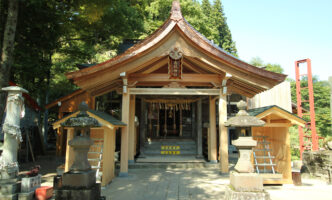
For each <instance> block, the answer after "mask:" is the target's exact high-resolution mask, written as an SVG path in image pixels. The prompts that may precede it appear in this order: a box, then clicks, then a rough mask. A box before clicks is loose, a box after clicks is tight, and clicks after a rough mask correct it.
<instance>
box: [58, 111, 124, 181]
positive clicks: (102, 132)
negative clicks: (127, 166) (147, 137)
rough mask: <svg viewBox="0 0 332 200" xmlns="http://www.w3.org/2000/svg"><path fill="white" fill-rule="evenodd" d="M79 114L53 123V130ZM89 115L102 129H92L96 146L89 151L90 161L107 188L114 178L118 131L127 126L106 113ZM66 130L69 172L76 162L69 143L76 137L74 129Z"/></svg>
mask: <svg viewBox="0 0 332 200" xmlns="http://www.w3.org/2000/svg"><path fill="white" fill-rule="evenodd" d="M79 112H80V111H76V112H74V113H72V114H70V115H68V116H66V117H64V118H62V119H60V120H58V121H56V122H55V123H53V128H54V129H58V128H60V127H61V123H63V122H65V121H66V120H67V119H68V118H70V117H75V116H76V115H77V114H78V113H79ZM87 113H88V115H89V116H90V117H92V118H94V119H96V120H97V121H98V122H99V123H100V124H101V127H97V128H91V131H90V138H91V139H92V140H93V141H94V144H93V145H92V146H91V147H90V149H89V153H88V159H89V162H90V164H91V166H92V168H93V169H96V171H98V170H99V171H100V172H102V173H100V174H101V185H102V186H105V185H107V184H108V183H110V182H111V180H112V179H113V178H114V167H115V165H114V154H115V133H116V129H118V128H122V127H125V126H126V124H125V123H123V122H122V121H120V120H117V119H115V118H114V117H113V116H111V115H109V114H107V113H104V112H100V111H95V110H88V111H87ZM65 128H66V129H67V142H66V161H65V172H67V171H69V168H70V166H71V165H72V163H73V161H74V160H73V159H74V155H73V154H74V152H73V150H72V148H71V147H70V146H69V145H68V142H69V141H70V140H71V139H73V137H74V128H67V127H65Z"/></svg>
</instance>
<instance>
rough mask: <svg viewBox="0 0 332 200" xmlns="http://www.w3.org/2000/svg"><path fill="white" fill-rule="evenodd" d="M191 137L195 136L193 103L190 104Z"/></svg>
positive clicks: (194, 108) (194, 107)
mask: <svg viewBox="0 0 332 200" xmlns="http://www.w3.org/2000/svg"><path fill="white" fill-rule="evenodd" d="M191 105H192V106H191V137H193V138H195V137H196V135H197V134H196V128H197V127H196V106H195V103H192V104H191Z"/></svg>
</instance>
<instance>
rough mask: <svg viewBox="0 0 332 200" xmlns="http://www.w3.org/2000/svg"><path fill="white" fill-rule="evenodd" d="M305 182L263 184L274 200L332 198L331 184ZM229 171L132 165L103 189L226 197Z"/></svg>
mask: <svg viewBox="0 0 332 200" xmlns="http://www.w3.org/2000/svg"><path fill="white" fill-rule="evenodd" d="M302 182H303V186H294V185H283V186H264V189H265V190H266V191H268V192H269V193H270V196H271V200H287V199H291V200H294V199H299V200H332V185H327V184H326V183H325V182H323V181H321V180H315V179H303V180H302ZM228 184H229V177H228V175H220V174H219V172H218V170H216V169H155V168H153V169H147V168H143V169H130V170H129V177H126V178H119V177H116V178H115V179H114V180H113V182H112V183H111V184H109V185H108V186H106V187H105V188H103V189H102V195H104V196H106V197H107V200H164V199H165V200H166V199H167V200H178V199H179V200H180V199H189V200H194V199H197V200H204V199H213V200H217V199H223V198H224V191H225V186H227V185H228Z"/></svg>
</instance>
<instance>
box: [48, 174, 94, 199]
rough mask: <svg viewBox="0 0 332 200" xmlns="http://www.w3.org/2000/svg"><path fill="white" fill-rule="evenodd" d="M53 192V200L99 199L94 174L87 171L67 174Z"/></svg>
mask: <svg viewBox="0 0 332 200" xmlns="http://www.w3.org/2000/svg"><path fill="white" fill-rule="evenodd" d="M54 185H58V187H57V188H56V191H55V199H61V200H67V199H68V200H71V199H78V200H80V199H86V200H95V199H96V200H98V199H100V184H98V183H96V172H95V171H93V170H89V171H86V172H78V173H73V172H67V173H64V174H63V176H62V183H61V184H60V187H59V183H55V184H54Z"/></svg>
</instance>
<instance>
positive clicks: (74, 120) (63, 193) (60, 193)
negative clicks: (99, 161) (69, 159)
mask: <svg viewBox="0 0 332 200" xmlns="http://www.w3.org/2000/svg"><path fill="white" fill-rule="evenodd" d="M87 110H88V106H87V104H86V103H84V102H83V103H81V104H80V105H79V111H80V112H79V113H78V115H77V116H76V117H71V118H69V119H68V120H67V121H65V122H64V123H63V124H62V126H64V127H68V128H74V134H75V136H74V138H73V139H72V140H70V141H69V145H70V146H71V147H72V148H73V151H74V162H73V164H72V165H71V167H70V170H69V172H66V173H64V174H63V175H62V177H55V179H54V186H55V199H56V200H58V199H61V200H67V199H68V200H69V199H70V200H71V199H78V200H81V199H85V200H97V199H101V197H100V183H96V172H95V171H94V170H92V169H91V166H90V163H89V161H88V158H87V154H88V151H89V148H90V146H91V145H93V141H92V140H91V139H90V128H92V127H98V126H100V124H99V123H98V121H97V120H96V119H94V118H92V117H89V115H88V114H87V112H86V111H87Z"/></svg>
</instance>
